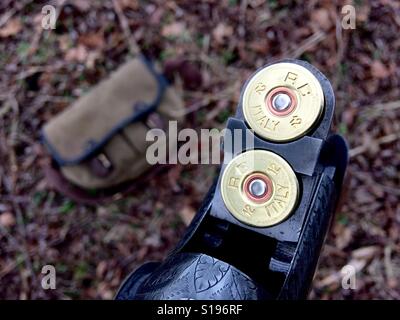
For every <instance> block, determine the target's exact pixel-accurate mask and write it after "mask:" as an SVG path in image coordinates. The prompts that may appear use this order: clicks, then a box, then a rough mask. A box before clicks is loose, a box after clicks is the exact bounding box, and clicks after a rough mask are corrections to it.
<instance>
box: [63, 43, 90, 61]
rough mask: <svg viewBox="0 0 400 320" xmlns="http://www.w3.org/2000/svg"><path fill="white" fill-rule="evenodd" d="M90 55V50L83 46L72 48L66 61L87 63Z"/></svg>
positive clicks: (67, 54) (66, 55)
mask: <svg viewBox="0 0 400 320" xmlns="http://www.w3.org/2000/svg"><path fill="white" fill-rule="evenodd" d="M88 55H89V52H88V50H87V49H86V47H85V46H83V45H78V46H77V47H76V48H71V49H69V50H68V51H67V53H66V54H65V60H67V61H76V62H85V61H86V59H87V57H88Z"/></svg>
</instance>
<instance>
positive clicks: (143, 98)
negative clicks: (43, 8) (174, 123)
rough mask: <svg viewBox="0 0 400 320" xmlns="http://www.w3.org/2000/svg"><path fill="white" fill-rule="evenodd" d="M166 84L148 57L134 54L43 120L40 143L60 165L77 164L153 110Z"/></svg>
mask: <svg viewBox="0 0 400 320" xmlns="http://www.w3.org/2000/svg"><path fill="white" fill-rule="evenodd" d="M167 85H168V84H167V81H166V80H165V78H164V77H163V76H162V75H160V74H158V73H157V72H156V71H155V70H154V67H153V66H152V64H151V62H150V61H148V60H146V59H145V58H144V57H140V58H135V59H133V60H131V61H129V62H127V63H125V64H124V65H123V66H121V67H120V68H119V69H118V70H117V71H115V72H114V73H113V74H112V75H111V76H110V78H109V79H107V80H104V81H102V82H100V83H99V84H98V85H96V86H95V87H94V88H93V89H92V90H91V91H90V92H89V93H88V94H86V95H84V96H83V97H81V98H79V99H78V100H77V101H76V102H75V103H74V104H73V105H72V106H71V107H69V108H68V109H67V110H65V111H64V112H62V113H61V114H60V115H58V116H56V117H55V118H54V119H52V120H51V121H50V122H49V123H48V124H46V125H45V127H44V129H43V131H42V140H43V143H44V144H45V145H46V147H47V148H48V150H49V151H50V153H51V155H52V157H53V158H54V159H55V160H56V162H57V163H58V164H59V165H60V166H65V165H75V164H78V163H80V162H82V161H83V160H86V159H88V158H89V157H90V156H92V155H94V154H95V153H96V152H98V151H99V150H100V149H101V148H102V147H103V146H104V145H105V144H106V143H107V142H108V141H109V140H110V139H111V138H112V137H113V136H114V135H115V134H116V133H117V132H118V131H120V130H121V129H123V128H124V127H126V126H127V125H128V124H130V123H132V122H135V121H139V120H142V119H144V118H145V117H146V116H147V115H149V114H150V113H151V112H153V111H154V110H155V109H156V108H157V106H158V105H159V104H160V101H161V99H162V97H163V95H164V92H165V90H166V88H167Z"/></svg>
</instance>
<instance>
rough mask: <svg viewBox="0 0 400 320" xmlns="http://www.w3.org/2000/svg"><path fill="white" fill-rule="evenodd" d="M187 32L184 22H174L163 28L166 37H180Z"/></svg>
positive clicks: (162, 32)
mask: <svg viewBox="0 0 400 320" xmlns="http://www.w3.org/2000/svg"><path fill="white" fill-rule="evenodd" d="M184 30H185V24H184V23H183V22H173V23H171V24H167V25H166V26H164V27H163V28H162V31H161V34H162V35H163V36H164V37H178V36H180V35H181V34H182V33H183V31H184Z"/></svg>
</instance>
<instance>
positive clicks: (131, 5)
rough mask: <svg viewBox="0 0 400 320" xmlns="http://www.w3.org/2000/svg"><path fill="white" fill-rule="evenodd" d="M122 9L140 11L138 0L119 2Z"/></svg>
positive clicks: (121, 0) (122, 0) (120, 0)
mask: <svg viewBox="0 0 400 320" xmlns="http://www.w3.org/2000/svg"><path fill="white" fill-rule="evenodd" d="M119 2H120V5H121V8H122V9H132V10H138V9H139V8H140V5H139V1H138V0H119Z"/></svg>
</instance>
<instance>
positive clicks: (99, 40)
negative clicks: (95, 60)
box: [78, 32, 105, 49]
mask: <svg viewBox="0 0 400 320" xmlns="http://www.w3.org/2000/svg"><path fill="white" fill-rule="evenodd" d="M78 41H79V43H80V44H82V45H84V46H86V47H88V48H90V49H101V48H103V47H104V44H105V42H104V35H103V33H102V32H96V33H95V32H93V33H87V34H84V35H82V36H80V37H79V40H78Z"/></svg>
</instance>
